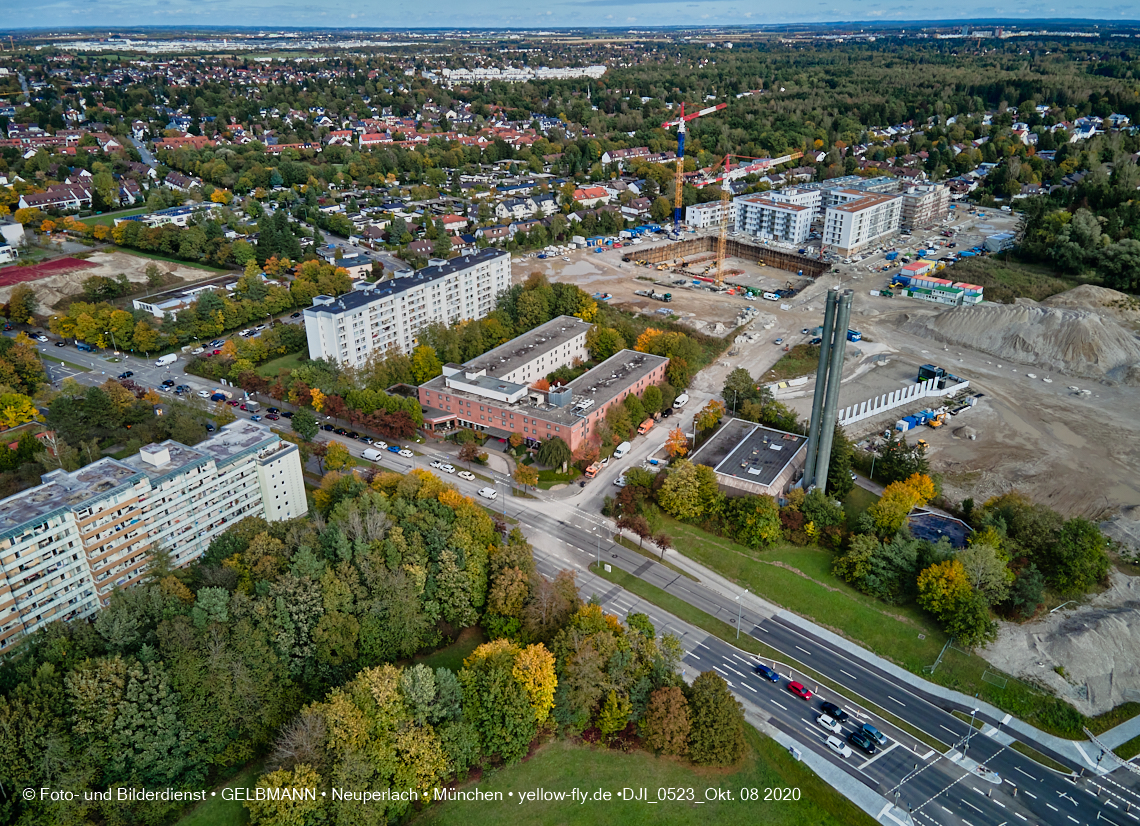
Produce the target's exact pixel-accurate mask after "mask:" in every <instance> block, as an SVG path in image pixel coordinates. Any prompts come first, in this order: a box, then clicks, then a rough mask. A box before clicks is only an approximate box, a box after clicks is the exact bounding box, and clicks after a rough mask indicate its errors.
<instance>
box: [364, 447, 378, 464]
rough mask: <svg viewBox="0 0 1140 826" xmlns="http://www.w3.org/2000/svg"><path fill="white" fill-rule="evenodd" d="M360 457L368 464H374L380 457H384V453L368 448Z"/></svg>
mask: <svg viewBox="0 0 1140 826" xmlns="http://www.w3.org/2000/svg"><path fill="white" fill-rule="evenodd" d="M360 455H361V456H362V457H364V458H365V459H367V460H368V461H370V462H375V461H376V460H377V459H379V458H380V457H381V456H383V455H384V451H382V450H377V449H376V448H374V447H370V448H368V449H366V450H365V451H364V452H363V453H361V454H360Z"/></svg>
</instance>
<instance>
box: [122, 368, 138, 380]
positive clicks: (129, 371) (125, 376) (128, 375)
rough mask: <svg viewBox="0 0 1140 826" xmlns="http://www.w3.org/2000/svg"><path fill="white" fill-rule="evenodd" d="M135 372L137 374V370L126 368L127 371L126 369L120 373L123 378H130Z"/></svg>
mask: <svg viewBox="0 0 1140 826" xmlns="http://www.w3.org/2000/svg"><path fill="white" fill-rule="evenodd" d="M134 374H135V371H134V370H126V371H124V372H122V373H119V378H121V379H129V378H130V377H131V376H133V375H134Z"/></svg>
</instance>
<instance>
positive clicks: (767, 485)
mask: <svg viewBox="0 0 1140 826" xmlns="http://www.w3.org/2000/svg"><path fill="white" fill-rule="evenodd" d="M806 448H807V437H806V436H800V435H797V434H795V433H785V432H784V431H782V430H774V429H772V428H770V427H765V426H764V425H760V424H756V423H755V422H749V421H746V420H744V419H729V420H728V421H727V422H725V423H724V424H723V425H721V427H720V429H719V430H717V432H716V433H714V434H713V436H712V437H711V438H710V439H709V440H708V441H707V442H705V443H704V444H703V445H701V446H700V448H698V449H697V452H696V453H694V454H693V455H692V457H691V460H692V462H693V463H694V464H698V465H704V466H706V467H711V468H712V469H713V470H714V471H715V472H716V479H717V483H718V484H719V485H720V489H721V492H722V493H724V494H725V495H726V496H759V495H762V494H767V495H768V496H774V497H776V498H777V499H779V498H780V497H781V496H783V495H784V494H785V493H786V492H787V491H788V489H789V487H791V485H792V483H794V482H795V481H796V480H797V479H799V477H800V474H801V472H802V471H803V467H804V462H805V461H806V460H807V449H806Z"/></svg>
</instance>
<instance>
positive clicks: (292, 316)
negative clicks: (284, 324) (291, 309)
mask: <svg viewBox="0 0 1140 826" xmlns="http://www.w3.org/2000/svg"><path fill="white" fill-rule="evenodd" d="M300 317H301V314H300V313H293V314H292V315H291V316H289V318H300Z"/></svg>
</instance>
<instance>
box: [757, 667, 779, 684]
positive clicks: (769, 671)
mask: <svg viewBox="0 0 1140 826" xmlns="http://www.w3.org/2000/svg"><path fill="white" fill-rule="evenodd" d="M756 673H757V674H759V675H760V676H761V677H763V678H764V679H765V680H768V681H769V682H773V683H778V682H780V675H779V674H777V673H776V670H775V669H774V668H769V667H768V666H766V665H764V663H760V664H758V665H757V666H756Z"/></svg>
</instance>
